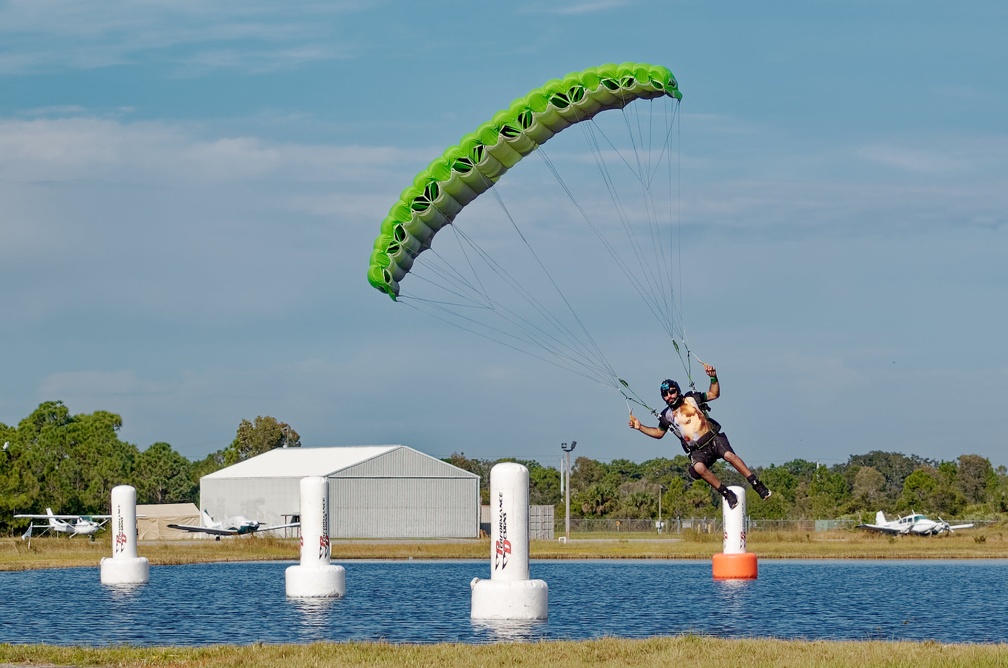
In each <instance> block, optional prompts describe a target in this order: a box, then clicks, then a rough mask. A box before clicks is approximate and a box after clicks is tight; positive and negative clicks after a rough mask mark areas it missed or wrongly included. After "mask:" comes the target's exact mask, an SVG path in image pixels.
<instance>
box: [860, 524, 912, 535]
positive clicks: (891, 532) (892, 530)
mask: <svg viewBox="0 0 1008 668" xmlns="http://www.w3.org/2000/svg"><path fill="white" fill-rule="evenodd" d="M855 528H856V529H868V530H869V531H878V532H879V533H887V534H889V535H890V536H898V535H900V534H902V533H905V532H904V531H903V530H901V529H897V528H895V527H887V526H881V525H878V524H859V525H857V526H856V527H855Z"/></svg>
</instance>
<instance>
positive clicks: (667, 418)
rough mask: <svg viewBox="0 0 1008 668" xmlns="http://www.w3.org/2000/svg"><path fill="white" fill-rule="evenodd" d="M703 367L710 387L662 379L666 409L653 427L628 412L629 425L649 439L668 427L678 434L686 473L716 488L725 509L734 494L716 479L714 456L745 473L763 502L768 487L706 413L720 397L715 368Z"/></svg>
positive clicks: (734, 499)
mask: <svg viewBox="0 0 1008 668" xmlns="http://www.w3.org/2000/svg"><path fill="white" fill-rule="evenodd" d="M704 370H705V371H706V372H707V375H708V376H710V389H709V390H707V391H706V392H692V391H691V392H687V393H686V394H683V393H682V390H681V389H680V388H679V383H677V382H675V381H674V380H670V379H666V380H664V381H663V382H662V384H661V395H662V399H664V400H665V403H666V408H665V409H664V410H663V411H662V412H661V414H660V415H659V416H658V426H657V427H645V426H644V425H642V424H641V422H640V420H638V419H637V417H636V416H635V415H633V413H631V414H630V428H631V429H636V430H638V431H640V432H642V433H644V434H647V435H648V436H650V437H651V438H662V437H663V436H665V432H667V431H668V430H669V429H670V428H671V429H672V433H674V434H675V435H676V436H677V437H679V442H680V443H682V447H683V450H685V451H686V454H687V455H689V458H690V461H691V462H692V463H691V464H690V467H689V475H690V478H692V479H693V480H699V479H701V478H702V479H703V480H705V481H706V482H707V483H708V484H709V485H710V486H711V487H713V488H714V489H716V490H717V491H718V493H719V494H721V496H723V497H724V498H725V500H726V501H727V502H728V507H729V508H734V507H735V506H737V505H738V498H737V497H736V496H735V493H734V492H732V491H731V490H730V489H728V487H727V486H726V485H725V484H724V483H723V482H721V481H720V480H718V478H717V476H716V475H714V472H713V471H711V470H710V466H711V465H712V464H713V463H714V462H716V461H717V460H718V459H724V460H725V461H726V462H728V463H729V464H731V465H732V466H733V467H735V470H736V471H738V472H739V473H741V474H742V475H743V476H745V479H746V480H748V481H749V484H750V485H752V488H753V490H755V492H756V493H757V494H759V496H760V498H761V499H763V500H764V501H766V500H767V499H769V498H770V494H771V492H770V490H769V489H767V486H766V485H764V484H763V483H762V482H760V481H759V479H758V478H757V477H756V474H755V473H753V472H752V471H751V470H749V467H748V466H746V465H745V462H743V461H742V459H741V458H740V457H739V456H738V455H736V454H735V451H734V450H732V447H731V444H730V443H729V442H728V437H727V436H725V434H724V433H723V432H722V431H721V425H720V424H718V422H717V421H716V420H713V419H712V418H711V417H710V416H709V415H707V402H708V401H714V400H715V399H717V398H718V397H719V396H721V386H720V385H719V384H718V377H717V370H716V369H715V368H714V367H712V366H710V365H709V364H704Z"/></svg>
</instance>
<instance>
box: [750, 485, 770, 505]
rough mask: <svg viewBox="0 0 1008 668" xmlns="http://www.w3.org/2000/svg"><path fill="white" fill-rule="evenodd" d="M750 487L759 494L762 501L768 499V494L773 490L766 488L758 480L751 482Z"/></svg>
mask: <svg viewBox="0 0 1008 668" xmlns="http://www.w3.org/2000/svg"><path fill="white" fill-rule="evenodd" d="M752 488H753V490H754V491H755V492H756V493H757V494H759V498H761V499H763V500H764V501H766V500H767V499H769V498H770V495H771V494H773V492H771V491H770V490H769V489H767V486H766V485H764V484H763V483H761V482H760V481H759V480H757V481H756V482H754V483H753V486H752Z"/></svg>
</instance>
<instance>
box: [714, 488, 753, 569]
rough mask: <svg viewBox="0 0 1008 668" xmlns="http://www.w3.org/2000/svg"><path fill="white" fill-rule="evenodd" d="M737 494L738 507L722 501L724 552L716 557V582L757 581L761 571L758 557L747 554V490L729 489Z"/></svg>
mask: <svg viewBox="0 0 1008 668" xmlns="http://www.w3.org/2000/svg"><path fill="white" fill-rule="evenodd" d="M728 489H730V490H731V491H733V492H735V497H736V498H737V499H738V505H736V506H735V507H734V508H729V507H728V502H727V501H726V500H724V499H721V511H722V513H723V514H724V552H721V553H719V554H715V555H714V563H713V570H714V579H715V580H755V579H756V575H757V572H758V570H759V568H758V566H757V563H756V555H755V554H750V553H748V552H746V534H745V508H746V503H745V489H743V488H742V487H735V486H733V487H729V488H728Z"/></svg>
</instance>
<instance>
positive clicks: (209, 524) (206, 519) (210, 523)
mask: <svg viewBox="0 0 1008 668" xmlns="http://www.w3.org/2000/svg"><path fill="white" fill-rule="evenodd" d="M200 517H201V518H202V520H203V527H204V528H206V529H213V528H214V524H215V522H214V520H213V518H212V517H210V513H208V512H207V511H206V509H205V508H204V509H203V513H202V515H200Z"/></svg>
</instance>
